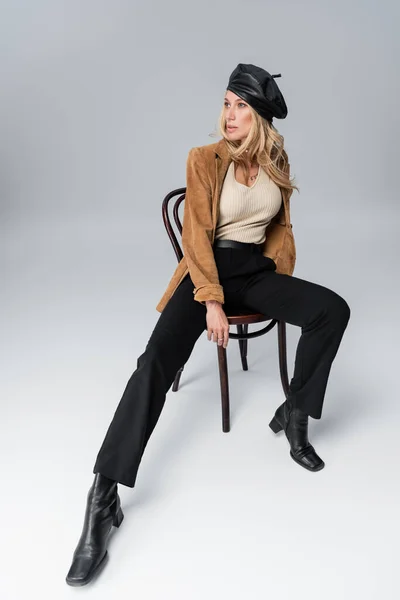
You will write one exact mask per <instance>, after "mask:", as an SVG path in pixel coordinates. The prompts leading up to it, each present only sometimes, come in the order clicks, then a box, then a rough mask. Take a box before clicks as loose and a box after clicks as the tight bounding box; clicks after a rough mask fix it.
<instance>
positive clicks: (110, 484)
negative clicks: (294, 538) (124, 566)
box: [66, 473, 124, 586]
mask: <svg viewBox="0 0 400 600" xmlns="http://www.w3.org/2000/svg"><path fill="white" fill-rule="evenodd" d="M123 518H124V515H123V513H122V510H121V501H120V498H119V495H118V493H117V482H116V481H113V480H112V479H109V478H108V477H105V476H104V475H101V474H100V473H96V475H95V478H94V482H93V484H92V486H91V488H90V489H89V492H88V495H87V504H86V513H85V520H84V524H83V531H82V534H81V537H80V539H79V542H78V545H77V547H76V549H75V552H74V554H73V560H72V565H71V567H70V569H69V571H68V575H67V577H66V582H67V583H68V585H73V586H78V585H86V584H87V583H89V581H90V580H91V579H92V578H93V577H94V575H96V574H97V573H99V572H100V570H101V569H102V567H103V566H104V565H105V562H106V560H107V558H108V553H107V540H108V536H109V533H110V531H111V529H112V526H113V525H114V526H115V527H119V526H120V525H121V523H122V519H123Z"/></svg>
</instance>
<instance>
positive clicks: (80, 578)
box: [65, 551, 108, 586]
mask: <svg viewBox="0 0 400 600" xmlns="http://www.w3.org/2000/svg"><path fill="white" fill-rule="evenodd" d="M107 557H108V552H107V551H106V552H105V553H104V554H103V556H102V557H101V559H100V560H99V561H96V562H94V561H93V557H88V556H77V557H76V558H74V561H73V563H72V565H71V567H70V570H69V571H68V574H67V576H66V578H65V581H66V582H67V583H68V585H72V586H81V585H86V584H87V583H89V581H91V580H92V579H93V577H95V575H97V574H98V573H100V571H101V569H102V568H103V567H104V565H105V563H106V560H107Z"/></svg>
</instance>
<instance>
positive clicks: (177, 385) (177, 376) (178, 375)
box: [172, 367, 183, 392]
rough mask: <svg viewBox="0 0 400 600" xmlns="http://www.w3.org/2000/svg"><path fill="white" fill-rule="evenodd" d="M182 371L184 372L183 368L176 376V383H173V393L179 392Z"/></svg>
mask: <svg viewBox="0 0 400 600" xmlns="http://www.w3.org/2000/svg"><path fill="white" fill-rule="evenodd" d="M182 371H183V367H181V368H180V369H179V370H178V371H177V373H176V375H175V379H174V383H173V385H172V391H173V392H177V391H178V388H179V380H180V378H181V375H182Z"/></svg>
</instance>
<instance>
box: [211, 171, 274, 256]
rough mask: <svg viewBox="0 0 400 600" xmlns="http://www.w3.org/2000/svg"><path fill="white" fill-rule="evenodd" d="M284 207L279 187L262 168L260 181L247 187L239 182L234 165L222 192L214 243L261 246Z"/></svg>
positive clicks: (259, 173)
mask: <svg viewBox="0 0 400 600" xmlns="http://www.w3.org/2000/svg"><path fill="white" fill-rule="evenodd" d="M281 203H282V195H281V190H280V188H279V186H278V185H276V183H275V182H274V181H272V179H271V178H270V177H269V175H268V174H267V173H266V171H264V169H263V168H262V167H260V166H259V167H258V175H257V179H256V180H255V181H254V183H253V185H251V186H250V187H248V186H247V185H244V184H243V183H239V181H236V179H235V171H234V161H231V163H230V165H229V168H228V171H227V174H226V177H225V180H224V183H223V186H222V190H221V197H220V204H219V219H218V223H217V228H216V231H215V239H219V240H223V239H225V240H236V241H237V242H253V243H254V244H261V243H262V242H264V240H265V229H266V227H267V225H269V223H270V221H271V219H272V218H273V217H274V216H275V215H276V214H277V213H278V212H279V209H280V207H281Z"/></svg>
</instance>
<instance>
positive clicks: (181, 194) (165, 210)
mask: <svg viewBox="0 0 400 600" xmlns="http://www.w3.org/2000/svg"><path fill="white" fill-rule="evenodd" d="M185 194H186V188H185V187H183V188H177V189H176V190H172V192H169V194H167V195H166V196H165V198H164V200H163V203H162V217H163V221H164V225H165V229H166V230H167V233H168V237H169V239H170V240H171V244H172V247H173V249H174V251H175V255H176V258H177V259H178V263H179V262H180V261H181V260H182V258H183V251H182V248H181V246H180V244H179V242H178V240H177V237H176V235H175V232H174V230H173V227H172V224H171V219H170V217H169V210H170V205H169V203H170V200H172V198H173V197H174V196H178V198H177V199H176V200H175V202H174V203H173V208H172V214H173V216H174V221H175V225H176V227H177V229H178V231H179V235H182V223H181V220H180V218H179V214H178V211H179V207H180V205H181V203H182V202H183V200H184V199H185Z"/></svg>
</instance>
